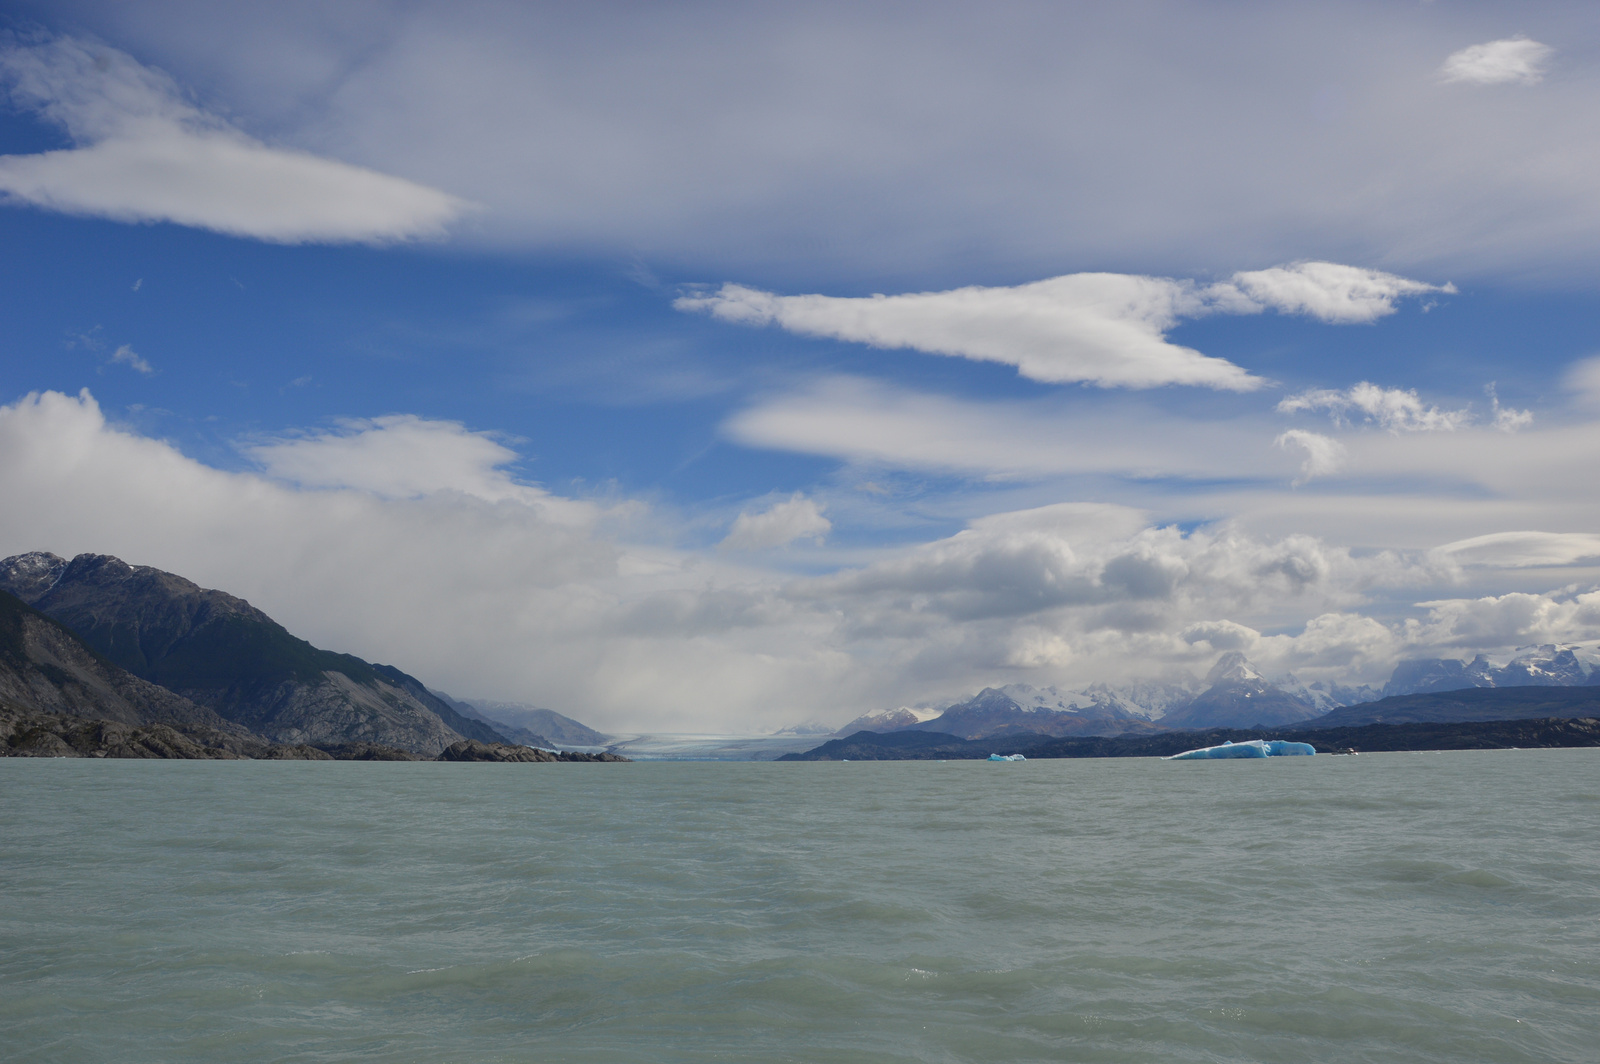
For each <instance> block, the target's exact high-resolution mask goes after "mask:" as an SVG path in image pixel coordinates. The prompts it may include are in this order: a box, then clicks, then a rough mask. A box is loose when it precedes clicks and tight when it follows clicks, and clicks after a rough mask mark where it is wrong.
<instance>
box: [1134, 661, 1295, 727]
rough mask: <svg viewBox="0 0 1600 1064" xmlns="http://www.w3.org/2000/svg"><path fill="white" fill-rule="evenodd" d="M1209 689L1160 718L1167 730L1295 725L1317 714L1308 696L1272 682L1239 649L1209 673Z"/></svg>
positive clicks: (1207, 675) (1207, 677)
mask: <svg viewBox="0 0 1600 1064" xmlns="http://www.w3.org/2000/svg"><path fill="white" fill-rule="evenodd" d="M1205 682H1206V684H1207V687H1206V689H1205V690H1204V691H1203V692H1201V693H1200V694H1199V695H1197V696H1195V698H1194V700H1193V701H1191V702H1190V703H1189V704H1188V705H1186V706H1182V707H1180V708H1178V709H1176V710H1174V711H1173V712H1170V713H1168V714H1167V715H1166V716H1164V717H1162V718H1161V723H1162V725H1163V726H1165V727H1168V728H1240V727H1243V728H1249V727H1254V726H1256V725H1258V724H1259V725H1267V726H1272V725H1281V724H1294V723H1296V722H1298V721H1302V720H1308V719H1310V718H1311V717H1315V716H1317V715H1318V709H1317V706H1316V705H1315V704H1314V703H1313V702H1311V701H1309V700H1308V699H1306V698H1305V697H1303V696H1301V695H1299V694H1296V693H1294V692H1291V691H1286V690H1284V689H1283V688H1282V687H1279V686H1278V685H1277V684H1274V683H1272V682H1271V681H1269V680H1268V679H1267V678H1266V677H1265V676H1263V675H1262V674H1261V673H1260V672H1259V671H1258V670H1257V669H1256V667H1255V666H1254V665H1251V664H1250V662H1249V661H1247V660H1246V659H1245V656H1244V655H1243V654H1241V653H1239V652H1238V651H1237V650H1231V651H1229V652H1228V653H1226V654H1224V655H1222V657H1221V659H1220V660H1218V662H1217V663H1216V665H1214V666H1212V668H1211V671H1210V672H1209V673H1207V674H1206V680H1205Z"/></svg>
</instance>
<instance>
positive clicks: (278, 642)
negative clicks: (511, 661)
mask: <svg viewBox="0 0 1600 1064" xmlns="http://www.w3.org/2000/svg"><path fill="white" fill-rule="evenodd" d="M0 590H4V591H7V592H10V593H11V594H14V595H15V596H16V597H17V598H20V599H21V600H23V601H24V602H26V603H28V604H29V605H31V606H33V607H35V608H36V609H37V610H38V611H39V612H40V613H43V614H45V615H47V616H48V617H50V618H51V619H53V620H55V621H57V622H59V623H60V624H61V625H64V626H65V627H67V628H69V629H71V630H72V631H73V632H74V633H75V634H76V635H78V636H79V637H81V639H82V641H83V642H84V643H85V644H87V645H88V647H90V648H92V649H93V650H94V651H95V652H97V653H98V654H99V655H101V656H102V657H103V658H104V659H105V660H107V661H108V662H110V663H111V664H113V665H115V666H118V667H120V668H121V669H124V670H126V671H127V672H129V673H132V674H133V676H135V677H138V678H141V679H143V680H145V681H148V682H149V683H150V684H153V685H159V686H160V687H162V688H166V689H167V691H168V692H171V693H175V694H176V695H178V696H181V698H183V699H186V700H188V701H189V702H190V703H193V704H196V705H198V706H199V707H203V708H205V709H209V710H211V711H213V713H214V715H215V716H217V717H220V718H224V719H225V720H226V721H231V722H233V723H235V724H237V725H242V726H243V727H245V728H248V729H249V730H250V731H251V732H254V733H256V734H257V735H260V736H263V737H265V738H268V739H271V740H273V741H275V742H283V743H291V744H293V743H314V744H328V743H351V742H361V743H376V744H382V745H385V746H393V747H398V748H400V749H403V750H409V751H412V752H414V753H421V754H427V755H430V756H431V755H436V754H438V753H440V752H441V751H443V750H444V749H445V748H446V747H448V746H451V745H452V744H454V743H457V742H460V741H461V740H463V739H476V740H478V741H481V742H487V743H495V742H504V741H505V737H504V736H503V735H501V734H500V733H499V732H497V731H495V729H493V728H492V727H490V726H489V725H488V724H485V723H484V722H482V721H478V720H472V719H470V718H468V717H465V716H463V715H462V714H460V713H458V712H457V711H456V710H455V709H454V708H453V707H451V706H450V705H449V704H448V703H447V702H445V701H444V700H443V699H441V698H439V697H438V696H437V695H435V694H433V692H431V691H429V690H428V689H427V688H426V687H425V686H423V684H422V683H421V682H420V681H418V680H416V679H415V678H414V677H411V676H408V675H407V674H405V673H403V672H401V671H400V670H399V669H396V668H393V667H392V666H385V665H373V664H371V663H369V662H366V661H363V660H361V659H360V658H357V657H354V656H352V655H349V654H336V653H333V652H331V651H326V650H319V649H317V648H316V647H314V646H312V645H311V644H310V643H308V642H306V641H305V640H303V639H298V638H296V637H295V636H293V635H291V634H290V633H289V632H288V631H287V630H286V629H284V627H283V626H282V625H280V624H278V623H277V622H276V621H274V620H272V618H270V617H268V616H267V615H266V614H265V613H262V612H261V611H260V610H258V609H256V608H255V607H253V606H251V605H250V604H249V603H248V602H246V601H244V600H243V599H239V598H235V597H234V596H232V595H228V594H226V593H224V592H221V591H214V590H208V589H205V588H201V587H200V586H198V585H197V584H194V583H193V582H191V581H189V580H185V579H184V578H183V577H180V576H175V575H173V574H172V573H167V572H163V571H162V570H159V569H154V568H151V567H149V566H142V565H129V564H127V563H126V562H123V561H121V560H120V559H117V558H114V557H111V556H109V555H103V554H80V555H78V556H77V557H75V558H73V559H72V560H71V561H70V562H69V561H67V560H66V559H64V558H60V557H58V556H56V555H54V554H48V553H43V552H35V553H32V554H22V555H16V556H14V557H11V558H7V559H5V560H4V561H0Z"/></svg>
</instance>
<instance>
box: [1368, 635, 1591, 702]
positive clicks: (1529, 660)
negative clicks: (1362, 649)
mask: <svg viewBox="0 0 1600 1064" xmlns="http://www.w3.org/2000/svg"><path fill="white" fill-rule="evenodd" d="M1584 684H1600V667H1596V666H1595V665H1594V664H1593V663H1591V662H1587V661H1584V660H1582V659H1580V658H1579V657H1578V655H1577V653H1576V651H1575V649H1574V648H1572V647H1562V646H1558V645H1556V644H1553V643H1546V644H1544V645H1543V646H1536V647H1528V648H1526V649H1525V650H1524V651H1523V653H1521V654H1519V655H1518V656H1516V657H1514V658H1512V659H1511V660H1510V661H1509V662H1508V663H1506V664H1505V665H1502V666H1499V667H1496V666H1494V665H1493V664H1491V663H1490V662H1489V659H1488V658H1487V657H1485V656H1484V655H1482V654H1479V655H1478V656H1477V657H1475V658H1473V659H1472V660H1471V661H1470V662H1466V661H1461V660H1458V659H1454V658H1417V659H1413V660H1411V661H1402V662H1401V663H1400V664H1398V665H1396V666H1395V669H1394V674H1393V675H1392V676H1390V677H1389V682H1388V683H1386V684H1384V685H1383V695H1384V697H1385V698H1388V697H1392V696H1394V695H1411V694H1424V693H1426V692H1429V691H1461V690H1466V689H1468V688H1472V687H1577V686H1581V685H1584Z"/></svg>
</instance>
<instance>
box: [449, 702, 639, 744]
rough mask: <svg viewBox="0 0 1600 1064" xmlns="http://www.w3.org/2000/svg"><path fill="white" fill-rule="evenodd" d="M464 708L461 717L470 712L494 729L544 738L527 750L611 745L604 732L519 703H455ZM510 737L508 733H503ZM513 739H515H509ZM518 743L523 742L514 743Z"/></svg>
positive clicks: (546, 710)
mask: <svg viewBox="0 0 1600 1064" xmlns="http://www.w3.org/2000/svg"><path fill="white" fill-rule="evenodd" d="M456 704H457V705H458V706H462V705H464V707H465V708H463V709H462V712H463V713H468V712H474V713H476V714H477V715H478V717H479V719H481V720H484V721H487V722H488V723H490V724H492V725H494V726H495V727H497V728H501V729H502V730H504V728H505V727H510V728H512V729H522V730H524V731H527V732H530V733H532V734H534V735H535V736H536V737H544V739H545V741H544V742H543V743H530V744H529V745H530V746H544V747H553V746H555V745H557V744H559V745H562V746H604V745H605V744H606V743H608V742H610V741H611V738H612V737H611V736H609V735H607V734H605V733H604V732H597V731H595V730H594V729H593V728H591V727H589V726H588V725H587V724H582V723H580V722H578V721H575V720H573V719H572V718H571V717H564V716H562V715H561V714H560V713H557V712H556V711H555V710H553V709H540V708H539V707H538V706H530V705H527V704H526V703H523V702H488V701H483V700H481V699H480V700H472V701H468V702H465V703H464V704H463V703H462V702H460V701H457V703H456ZM506 734H507V735H510V734H511V732H509V731H508V732H506ZM513 738H515V736H513ZM518 741H519V742H522V741H523V740H520V739H519V740H518Z"/></svg>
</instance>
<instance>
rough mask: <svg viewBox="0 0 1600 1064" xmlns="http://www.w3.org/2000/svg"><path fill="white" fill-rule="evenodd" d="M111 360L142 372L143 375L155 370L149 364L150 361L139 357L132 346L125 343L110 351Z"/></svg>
mask: <svg viewBox="0 0 1600 1064" xmlns="http://www.w3.org/2000/svg"><path fill="white" fill-rule="evenodd" d="M111 361H112V363H114V364H117V365H123V366H127V367H129V368H130V369H133V370H135V371H137V372H139V373H143V374H144V375H145V376H149V375H150V374H152V373H154V372H155V369H154V368H153V367H152V366H151V365H150V363H148V362H146V361H145V360H144V359H143V358H141V357H140V356H139V355H138V354H137V353H136V352H135V351H134V350H133V348H132V347H130V346H129V345H127V344H123V345H122V346H121V347H119V348H117V349H116V350H115V351H113V352H111Z"/></svg>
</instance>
